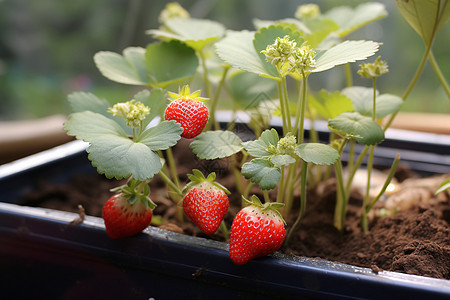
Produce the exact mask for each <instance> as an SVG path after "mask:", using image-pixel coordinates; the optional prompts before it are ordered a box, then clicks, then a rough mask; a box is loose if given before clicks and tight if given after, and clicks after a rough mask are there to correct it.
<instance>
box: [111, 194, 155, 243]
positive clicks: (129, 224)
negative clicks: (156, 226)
mask: <svg viewBox="0 0 450 300" xmlns="http://www.w3.org/2000/svg"><path fill="white" fill-rule="evenodd" d="M146 202H147V203H146ZM155 206H156V205H155V204H154V203H153V202H151V200H150V199H149V198H146V199H143V198H142V197H137V196H127V195H126V194H124V193H118V194H115V195H113V196H112V197H111V198H109V199H108V201H106V203H105V205H104V206H103V220H104V221H105V227H106V233H108V235H109V237H110V238H113V239H119V238H123V237H127V236H132V235H135V234H138V233H139V232H141V231H142V230H144V229H145V228H147V227H148V226H149V225H150V222H151V220H152V216H153V211H152V209H153V208H154V207H155Z"/></svg>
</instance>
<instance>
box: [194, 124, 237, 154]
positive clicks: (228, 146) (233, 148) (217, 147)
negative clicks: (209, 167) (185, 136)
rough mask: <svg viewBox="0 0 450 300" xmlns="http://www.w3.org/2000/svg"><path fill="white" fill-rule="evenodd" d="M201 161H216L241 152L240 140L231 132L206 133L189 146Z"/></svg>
mask: <svg viewBox="0 0 450 300" xmlns="http://www.w3.org/2000/svg"><path fill="white" fill-rule="evenodd" d="M189 147H190V148H191V149H192V151H193V152H194V153H195V154H196V155H197V157H198V158H201V159H217V158H223V157H227V156H231V155H233V154H235V153H237V152H239V151H241V150H242V140H241V139H240V138H239V137H238V136H237V135H236V134H235V133H233V132H231V131H222V130H216V131H206V132H203V133H201V134H200V135H199V136H197V137H196V139H195V140H194V141H193V142H192V143H191V144H190V145H189Z"/></svg>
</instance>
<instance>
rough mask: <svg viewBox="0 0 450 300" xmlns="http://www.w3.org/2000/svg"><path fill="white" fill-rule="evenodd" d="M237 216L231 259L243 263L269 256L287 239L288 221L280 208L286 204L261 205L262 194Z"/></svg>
mask: <svg viewBox="0 0 450 300" xmlns="http://www.w3.org/2000/svg"><path fill="white" fill-rule="evenodd" d="M244 200H245V201H246V202H248V203H250V205H249V206H247V207H245V208H243V209H242V210H241V211H240V212H239V213H238V214H237V215H236V217H235V218H234V220H233V224H232V225H231V233H230V234H231V235H230V258H231V260H232V261H233V262H234V263H235V264H237V265H243V264H246V263H248V262H249V261H250V260H252V259H254V258H256V257H262V256H266V255H268V254H271V253H273V252H275V251H277V250H278V249H280V247H281V245H282V244H283V241H284V235H285V229H284V220H283V218H282V217H281V214H280V212H279V211H278V210H277V209H276V208H279V207H281V206H283V204H281V203H265V204H261V201H260V200H259V199H258V197H256V196H253V197H252V202H250V201H248V200H247V199H245V198H244Z"/></svg>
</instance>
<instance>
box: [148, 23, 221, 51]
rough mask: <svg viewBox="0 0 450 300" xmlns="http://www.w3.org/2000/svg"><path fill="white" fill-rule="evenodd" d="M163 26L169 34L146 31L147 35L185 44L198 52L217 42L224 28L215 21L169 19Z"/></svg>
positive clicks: (161, 31)
mask: <svg viewBox="0 0 450 300" xmlns="http://www.w3.org/2000/svg"><path fill="white" fill-rule="evenodd" d="M164 25H165V26H166V27H167V28H169V29H170V30H171V32H168V31H163V30H148V31H146V33H147V34H151V35H154V36H157V37H164V38H168V39H175V40H179V41H182V42H184V43H186V44H187V45H188V46H189V47H191V48H193V49H195V50H197V51H200V50H202V49H203V48H204V47H205V46H206V45H208V44H209V43H211V42H213V41H215V40H217V39H218V38H220V37H221V36H223V35H224V33H225V27H224V26H223V25H222V24H220V23H218V22H215V21H211V20H205V19H195V18H170V19H168V20H167V21H166V22H165V23H164Z"/></svg>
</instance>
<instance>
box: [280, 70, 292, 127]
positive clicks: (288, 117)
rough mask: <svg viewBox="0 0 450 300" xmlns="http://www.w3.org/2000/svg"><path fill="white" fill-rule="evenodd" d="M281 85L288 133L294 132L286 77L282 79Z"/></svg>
mask: <svg viewBox="0 0 450 300" xmlns="http://www.w3.org/2000/svg"><path fill="white" fill-rule="evenodd" d="M281 85H282V88H283V96H284V97H283V102H284V108H285V113H286V121H287V126H288V128H287V130H288V132H292V124H291V109H290V108H289V97H288V91H287V84H286V77H281Z"/></svg>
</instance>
